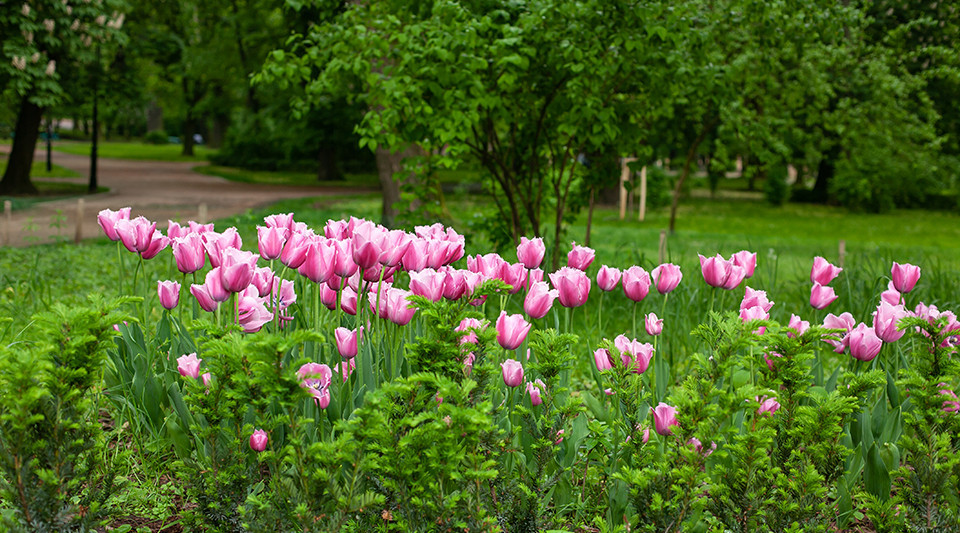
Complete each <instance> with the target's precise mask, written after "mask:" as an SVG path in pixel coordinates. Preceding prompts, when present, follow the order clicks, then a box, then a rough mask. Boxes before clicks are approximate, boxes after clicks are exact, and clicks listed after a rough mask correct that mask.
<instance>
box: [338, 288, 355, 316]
mask: <svg viewBox="0 0 960 533" xmlns="http://www.w3.org/2000/svg"><path fill="white" fill-rule="evenodd" d="M340 310H341V311H343V312H344V313H346V314H348V315H351V316H357V291H355V290H353V289H352V288H351V287H344V288H343V291H341V292H340Z"/></svg>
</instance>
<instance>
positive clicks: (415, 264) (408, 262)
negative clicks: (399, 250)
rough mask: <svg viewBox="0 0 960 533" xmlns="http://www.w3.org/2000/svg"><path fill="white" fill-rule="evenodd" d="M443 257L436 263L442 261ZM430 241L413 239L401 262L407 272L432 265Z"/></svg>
mask: <svg viewBox="0 0 960 533" xmlns="http://www.w3.org/2000/svg"><path fill="white" fill-rule="evenodd" d="M441 262H442V259H439V258H438V260H437V262H436V263H441ZM429 263H430V241H428V240H427V239H422V238H418V239H411V240H410V244H409V245H408V246H407V249H406V250H405V251H404V252H403V257H402V258H401V259H400V264H402V265H403V269H404V270H406V271H407V272H417V271H420V270H423V269H425V268H427V267H428V266H431V265H430V264H429Z"/></svg>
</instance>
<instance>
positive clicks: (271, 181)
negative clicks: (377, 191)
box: [194, 165, 380, 188]
mask: <svg viewBox="0 0 960 533" xmlns="http://www.w3.org/2000/svg"><path fill="white" fill-rule="evenodd" d="M194 170H195V171H196V172H199V173H201V174H206V175H208V176H219V177H221V178H224V179H228V180H230V181H237V182H241V183H260V184H264V185H298V186H304V187H373V188H379V187H380V182H379V180H378V178H377V175H376V174H375V173H348V174H346V175H345V179H343V180H327V181H318V180H317V175H316V174H315V173H313V172H298V171H294V170H281V171H267V170H250V169H245V168H237V167H224V166H219V165H202V166H198V167H196V168H194Z"/></svg>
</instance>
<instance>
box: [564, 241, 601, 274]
mask: <svg viewBox="0 0 960 533" xmlns="http://www.w3.org/2000/svg"><path fill="white" fill-rule="evenodd" d="M571 244H572V245H573V249H572V250H570V252H569V253H568V254H567V266H568V267H570V268H575V269H577V270H586V269H588V268H590V264H591V263H593V259H594V256H595V252H594V251H593V248H587V247H586V246H579V245H577V243H575V242H574V243H571Z"/></svg>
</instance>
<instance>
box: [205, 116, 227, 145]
mask: <svg viewBox="0 0 960 533" xmlns="http://www.w3.org/2000/svg"><path fill="white" fill-rule="evenodd" d="M229 124H230V117H229V116H227V115H226V114H225V113H218V114H216V115H214V116H213V129H211V130H210V138H209V139H207V146H209V147H210V148H221V147H223V139H224V137H226V134H227V126H228V125H229Z"/></svg>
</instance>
